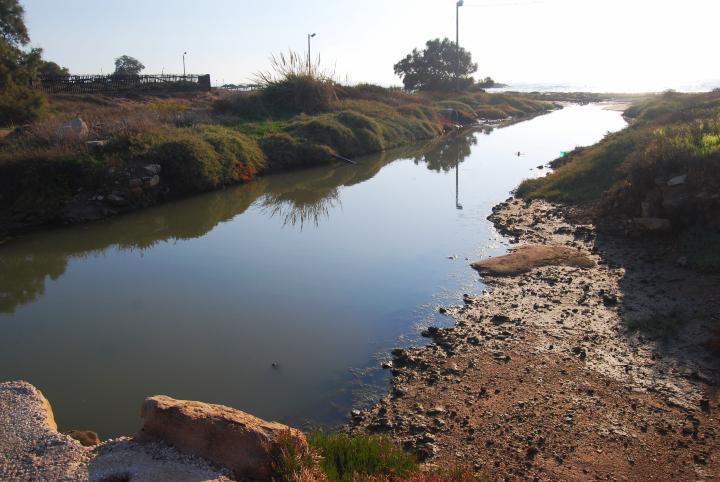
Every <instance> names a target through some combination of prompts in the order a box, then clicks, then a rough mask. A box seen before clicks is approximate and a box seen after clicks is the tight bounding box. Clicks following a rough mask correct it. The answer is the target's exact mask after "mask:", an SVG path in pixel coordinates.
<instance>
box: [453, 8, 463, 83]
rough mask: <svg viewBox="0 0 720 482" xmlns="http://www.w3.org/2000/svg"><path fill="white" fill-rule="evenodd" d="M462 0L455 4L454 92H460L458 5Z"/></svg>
mask: <svg viewBox="0 0 720 482" xmlns="http://www.w3.org/2000/svg"><path fill="white" fill-rule="evenodd" d="M464 4H465V1H464V0H458V2H457V3H456V4H455V92H460V7H462V6H463V5H464Z"/></svg>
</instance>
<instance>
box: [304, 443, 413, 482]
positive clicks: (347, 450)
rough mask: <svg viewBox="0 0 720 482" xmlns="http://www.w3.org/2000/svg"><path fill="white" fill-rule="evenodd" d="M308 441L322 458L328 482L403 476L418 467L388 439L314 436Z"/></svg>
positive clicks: (410, 457)
mask: <svg viewBox="0 0 720 482" xmlns="http://www.w3.org/2000/svg"><path fill="white" fill-rule="evenodd" d="M308 441H309V443H310V446H311V447H313V448H314V449H316V450H317V451H318V452H319V453H320V455H322V457H323V460H322V462H321V468H322V470H323V472H324V473H325V475H326V476H327V478H328V479H329V480H330V481H331V482H351V481H353V480H356V479H355V478H356V477H357V476H360V477H362V476H373V475H378V476H389V477H393V476H397V477H404V476H407V475H409V474H410V473H411V472H413V471H414V470H416V468H417V463H416V461H415V457H413V456H412V455H411V454H408V453H407V452H405V451H403V450H402V449H400V448H399V447H397V446H396V445H395V444H393V443H392V442H391V441H390V439H388V438H387V437H381V436H373V435H352V436H350V435H345V434H330V435H327V434H316V435H312V436H310V437H309V438H308Z"/></svg>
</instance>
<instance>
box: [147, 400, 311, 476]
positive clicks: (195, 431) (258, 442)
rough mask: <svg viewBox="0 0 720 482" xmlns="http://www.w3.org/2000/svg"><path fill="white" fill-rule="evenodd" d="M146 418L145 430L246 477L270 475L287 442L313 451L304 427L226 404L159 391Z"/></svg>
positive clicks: (149, 403)
mask: <svg viewBox="0 0 720 482" xmlns="http://www.w3.org/2000/svg"><path fill="white" fill-rule="evenodd" d="M141 417H142V419H143V427H142V433H144V434H147V435H150V436H153V437H156V438H158V439H161V440H163V441H165V442H167V443H169V444H171V445H173V446H175V447H176V448H177V449H178V450H180V451H181V452H185V453H189V454H192V455H199V456H201V457H204V458H206V459H208V460H210V461H211V462H214V463H216V464H219V465H222V466H225V467H227V468H229V469H231V470H232V471H233V472H234V474H235V476H236V477H238V478H240V479H242V478H251V479H259V480H267V479H269V478H270V477H271V476H272V475H273V470H272V454H273V452H275V451H276V450H278V449H279V447H280V444H281V443H290V444H292V445H294V446H295V447H296V448H297V449H298V450H299V451H300V452H301V453H302V452H305V451H307V450H308V444H307V441H306V439H305V436H304V435H303V434H302V432H300V431H299V430H296V429H293V428H290V427H288V426H286V425H282V424H279V423H276V422H266V421H264V420H261V419H259V418H257V417H254V416H252V415H250V414H247V413H245V412H242V411H240V410H236V409H233V408H230V407H225V406H223V405H213V404H207V403H202V402H193V401H186V400H175V399H173V398H170V397H166V396H163V395H158V396H154V397H149V398H146V399H145V401H144V402H143V405H142V409H141Z"/></svg>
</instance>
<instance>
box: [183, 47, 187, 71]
mask: <svg viewBox="0 0 720 482" xmlns="http://www.w3.org/2000/svg"><path fill="white" fill-rule="evenodd" d="M186 55H187V52H183V77H185V56H186Z"/></svg>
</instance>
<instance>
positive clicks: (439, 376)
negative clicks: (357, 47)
mask: <svg viewBox="0 0 720 482" xmlns="http://www.w3.org/2000/svg"><path fill="white" fill-rule="evenodd" d="M490 219H491V220H492V221H493V222H494V224H495V226H496V228H497V229H498V231H500V232H501V233H502V234H504V235H505V236H508V237H509V238H510V240H511V243H513V244H517V245H518V246H527V245H532V246H554V247H558V246H564V247H567V248H572V249H573V250H577V252H578V253H579V255H581V259H582V257H586V258H587V259H588V260H591V261H592V262H591V263H589V262H582V263H580V264H577V263H575V264H573V263H562V262H561V263H559V264H552V263H546V262H545V261H543V263H541V264H546V265H544V266H539V267H534V268H533V267H528V268H529V269H530V268H532V269H530V270H529V271H527V272H524V273H523V272H522V271H524V270H522V269H519V270H514V272H515V273H516V274H510V275H508V273H503V276H496V275H493V274H489V273H490V272H489V271H486V272H485V273H486V274H484V275H483V281H484V282H485V283H486V285H487V290H486V291H484V292H483V293H481V294H478V295H466V296H465V297H464V300H463V301H464V305H463V306H457V307H451V308H447V309H446V308H441V311H443V312H445V313H446V314H447V315H448V316H452V317H453V318H454V319H455V321H456V323H455V326H454V327H453V328H430V329H428V330H427V331H426V332H424V333H423V335H425V336H428V337H430V338H432V339H433V341H432V343H430V344H429V345H427V346H424V347H421V348H414V349H408V350H403V349H398V350H395V351H394V352H393V355H394V360H393V366H392V371H393V379H392V387H391V393H390V394H389V395H388V396H387V397H386V398H384V399H383V400H382V401H381V402H380V403H379V404H377V405H376V406H375V407H373V408H372V409H370V410H368V411H354V412H353V413H352V420H351V422H350V425H349V430H351V431H354V430H367V431H370V432H381V433H388V434H390V435H391V436H392V437H393V438H394V439H395V440H397V441H398V442H400V443H402V444H403V445H404V446H405V447H407V448H410V449H412V450H414V451H416V452H417V453H418V454H419V455H420V456H422V457H423V458H424V459H425V460H426V463H428V464H433V463H435V462H439V461H442V465H443V466H449V465H452V464H458V465H470V466H472V467H473V468H474V469H475V470H476V471H478V472H483V473H486V474H489V475H491V476H493V477H498V478H503V477H505V478H508V479H529V480H533V479H535V480H593V479H599V480H637V481H641V480H642V481H644V480H717V478H718V477H720V454H719V453H718V450H717V449H718V445H719V444H720V442H719V441H718V438H717V437H718V435H719V430H720V424H719V423H718V416H717V413H718V411H720V406H718V394H717V388H716V387H717V386H718V381H720V371H719V370H718V368H719V363H718V357H717V349H718V339H717V333H718V332H717V327H718V323H719V322H720V291H718V286H720V277H718V276H717V275H701V274H697V273H695V272H692V271H689V270H687V269H684V268H682V267H681V266H678V264H677V263H676V262H675V261H674V260H671V261H669V260H668V256H667V253H666V252H665V251H664V250H665V248H663V247H662V242H661V241H657V242H653V243H652V244H653V245H655V246H656V247H657V246H660V248H657V249H655V250H653V251H652V252H650V251H649V250H648V249H647V244H648V243H646V242H643V241H641V240H632V239H628V238H622V239H620V238H614V237H611V236H605V235H603V234H602V233H598V230H597V229H596V227H595V226H593V225H590V224H584V223H583V222H582V217H581V216H579V213H577V212H574V211H573V210H571V209H569V208H564V207H560V206H557V205H553V204H549V203H546V202H544V201H533V202H525V201H521V200H516V199H511V200H508V201H507V202H505V203H502V204H500V205H499V206H497V207H496V208H495V209H494V210H493V214H492V215H491V216H490ZM659 251H660V253H659ZM560 258H562V259H564V258H563V257H560ZM670 258H672V257H670ZM566 264H570V265H569V266H568V265H566ZM468 269H470V268H468Z"/></svg>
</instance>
